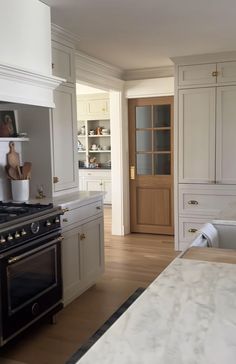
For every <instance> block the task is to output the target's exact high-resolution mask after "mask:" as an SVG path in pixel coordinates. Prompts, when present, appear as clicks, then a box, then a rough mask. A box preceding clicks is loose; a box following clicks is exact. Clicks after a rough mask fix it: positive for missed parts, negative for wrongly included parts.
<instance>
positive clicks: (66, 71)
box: [52, 41, 76, 84]
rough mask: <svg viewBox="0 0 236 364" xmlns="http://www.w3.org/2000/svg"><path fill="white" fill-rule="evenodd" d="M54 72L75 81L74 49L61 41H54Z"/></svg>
mask: <svg viewBox="0 0 236 364" xmlns="http://www.w3.org/2000/svg"><path fill="white" fill-rule="evenodd" d="M52 74H53V76H57V77H61V78H64V79H65V80H66V82H69V83H72V84H74V83H75V81H76V80H75V55H74V49H73V48H71V47H68V46H66V45H63V44H61V43H59V42H55V41H52Z"/></svg>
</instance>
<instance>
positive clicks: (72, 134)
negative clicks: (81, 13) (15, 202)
mask: <svg viewBox="0 0 236 364" xmlns="http://www.w3.org/2000/svg"><path fill="white" fill-rule="evenodd" d="M52 73H53V75H54V76H58V77H61V78H64V79H65V82H64V83H63V84H62V85H61V86H59V87H58V88H57V89H56V90H55V91H54V102H55V106H56V107H55V109H52V111H51V128H52V133H51V135H52V157H53V171H52V173H53V192H54V193H56V194H57V193H63V192H65V191H66V190H71V189H72V190H73V189H74V188H76V187H78V160H77V153H76V151H77V118H76V90H75V85H76V79H75V50H74V47H73V45H72V44H70V43H69V42H66V44H63V40H60V39H59V40H58V39H57V41H55V40H52Z"/></svg>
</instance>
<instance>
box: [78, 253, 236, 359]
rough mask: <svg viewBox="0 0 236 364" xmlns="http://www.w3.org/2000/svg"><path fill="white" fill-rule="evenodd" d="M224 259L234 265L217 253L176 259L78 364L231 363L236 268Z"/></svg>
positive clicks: (235, 259) (235, 339)
mask: <svg viewBox="0 0 236 364" xmlns="http://www.w3.org/2000/svg"><path fill="white" fill-rule="evenodd" d="M198 252H199V253H200V255H199V253H198ZM222 254H223V256H224V259H223V261H225V262H227V263H222V262H220V256H221V255H222ZM199 257H200V260H196V259H199ZM201 257H202V258H201ZM204 257H205V259H204ZM217 257H218V262H215V261H214V260H217ZM227 257H228V258H229V259H231V260H229V261H230V262H231V263H236V252H235V251H229V250H221V249H201V248H191V249H190V250H189V251H188V252H187V253H186V254H182V255H181V256H179V257H177V258H176V259H175V260H174V261H173V262H172V263H171V264H170V265H169V266H168V267H167V268H166V269H165V270H164V271H163V272H162V273H161V274H160V276H159V277H157V278H156V280H155V281H154V282H153V283H152V284H151V285H150V286H149V287H148V288H147V289H146V291H145V292H144V293H143V294H142V295H141V296H140V297H139V298H138V299H137V300H136V301H135V302H134V303H133V304H132V305H131V306H130V308H129V309H128V310H127V311H126V312H125V313H124V314H123V315H122V316H121V318H120V319H118V320H117V321H116V322H115V324H114V325H113V326H112V327H111V328H110V329H109V330H108V331H107V332H106V333H105V334H104V335H103V336H102V337H101V338H100V339H99V340H98V341H97V342H96V343H95V345H93V346H92V348H91V349H90V350H89V351H88V352H87V353H86V354H85V355H84V356H83V357H82V358H81V359H80V360H79V361H78V364H93V363H96V364H195V363H196V364H218V363H219V364H222V363H227V364H235V362H236V299H235V296H236V264H230V263H228V260H227V259H228V258H227Z"/></svg>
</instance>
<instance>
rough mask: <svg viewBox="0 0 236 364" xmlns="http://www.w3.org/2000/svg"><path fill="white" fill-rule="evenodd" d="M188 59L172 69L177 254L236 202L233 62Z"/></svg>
mask: <svg viewBox="0 0 236 364" xmlns="http://www.w3.org/2000/svg"><path fill="white" fill-rule="evenodd" d="M190 58H191V60H190ZM190 58H189V57H186V60H185V61H184V60H183V59H182V60H180V63H179V64H177V65H176V91H177V93H176V95H175V99H176V100H175V104H176V106H177V107H176V110H177V111H176V117H175V130H176V131H177V130H178V132H176V134H175V136H176V139H175V153H176V155H177V156H178V158H176V160H175V176H176V178H175V191H176V192H175V222H176V226H175V247H176V249H177V250H183V249H185V248H186V247H187V246H188V245H189V244H190V242H191V240H192V238H193V235H194V234H195V233H196V232H197V230H198V228H199V226H200V225H201V224H203V223H204V222H207V221H211V220H212V219H214V218H216V217H217V215H218V214H219V212H220V210H221V209H223V208H225V207H226V206H227V205H228V204H229V203H230V202H232V201H236V168H234V164H233V163H232V161H234V160H235V159H236V143H235V135H236V116H235V115H236V102H235V100H236V62H235V61H233V60H232V59H230V61H226V59H225V58H226V56H225V55H223V56H222V61H221V60H220V56H219V55H218V57H217V61H216V62H214V61H213V62H209V61H208V62H204V61H203V56H199V58H198V56H196V60H195V62H194V59H193V57H190ZM197 59H200V62H199V64H197ZM206 59H208V60H209V57H207V58H206ZM177 61H178V60H177ZM188 61H189V64H188Z"/></svg>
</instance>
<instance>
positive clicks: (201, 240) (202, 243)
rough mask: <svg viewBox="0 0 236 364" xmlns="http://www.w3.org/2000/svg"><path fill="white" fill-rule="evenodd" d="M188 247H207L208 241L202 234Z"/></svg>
mask: <svg viewBox="0 0 236 364" xmlns="http://www.w3.org/2000/svg"><path fill="white" fill-rule="evenodd" d="M190 246H198V247H199V248H207V247H209V244H208V241H207V239H206V238H205V236H203V235H202V234H200V235H198V236H197V237H196V239H194V240H193V242H192V243H191V245H190Z"/></svg>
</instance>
